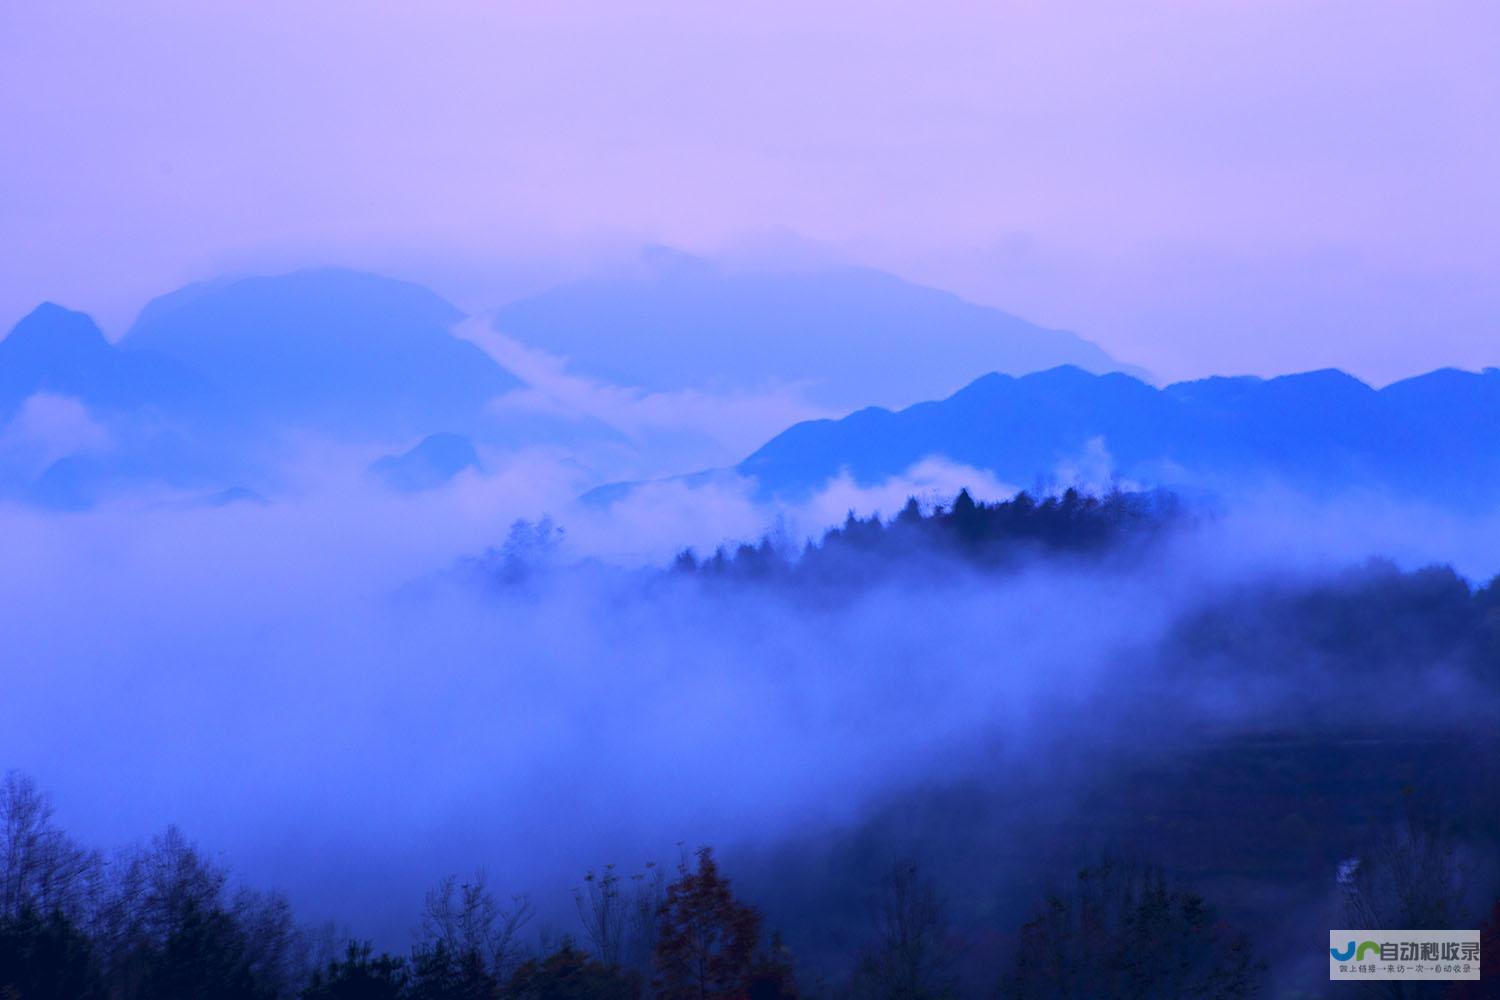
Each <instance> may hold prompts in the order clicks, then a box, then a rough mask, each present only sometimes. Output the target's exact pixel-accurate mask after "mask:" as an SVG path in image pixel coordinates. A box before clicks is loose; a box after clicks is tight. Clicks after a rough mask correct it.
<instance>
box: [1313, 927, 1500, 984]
mask: <svg viewBox="0 0 1500 1000" xmlns="http://www.w3.org/2000/svg"><path fill="white" fill-rule="evenodd" d="M1328 978H1329V979H1344V980H1349V979H1353V980H1366V981H1372V980H1377V979H1478V978H1479V932H1478V931H1477V930H1476V931H1433V930H1425V931H1417V930H1405V931H1347V930H1346V931H1329V932H1328Z"/></svg>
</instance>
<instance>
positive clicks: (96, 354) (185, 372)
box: [0, 302, 206, 417]
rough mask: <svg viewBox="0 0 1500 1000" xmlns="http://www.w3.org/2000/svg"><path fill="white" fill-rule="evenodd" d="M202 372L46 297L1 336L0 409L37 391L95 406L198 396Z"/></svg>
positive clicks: (165, 403) (1, 412)
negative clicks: (117, 336)
mask: <svg viewBox="0 0 1500 1000" xmlns="http://www.w3.org/2000/svg"><path fill="white" fill-rule="evenodd" d="M205 388H206V387H205V385H204V383H203V380H202V379H201V378H199V377H198V376H197V375H195V374H194V373H193V372H192V371H190V370H189V369H187V368H186V367H184V366H182V365H180V364H177V363H175V362H173V361H171V360H169V359H167V358H165V357H163V356H161V355H159V354H156V353H153V352H148V351H121V350H117V349H116V348H115V347H114V346H112V345H111V344H110V343H109V341H107V340H105V339H104V334H103V333H101V332H100V331H99V327H98V326H97V325H95V323H94V321H93V320H92V319H90V318H89V317H88V316H87V315H86V314H84V313H81V312H74V311H73V310H71V309H64V308H63V307H62V306H59V305H55V304H53V303H51V302H44V303H42V304H41V305H39V306H37V307H36V309H34V310H32V311H31V313H29V314H28V315H27V316H25V317H24V318H23V319H22V320H21V321H20V322H19V323H17V324H16V325H15V327H14V328H13V329H12V330H11V331H10V333H9V334H8V335H7V336H6V337H5V339H4V340H0V417H3V416H5V415H8V414H10V413H11V412H13V411H14V410H15V408H16V407H17V406H19V405H20V404H21V403H22V402H24V401H25V400H26V398H27V397H29V396H32V395H35V394H36V393H50V394H52V395H57V396H67V397H69V398H72V399H77V400H78V401H79V402H81V403H83V404H85V405H87V406H89V407H90V408H93V409H100V410H124V409H131V408H135V407H143V406H155V407H162V408H175V407H179V406H185V405H189V404H190V403H192V402H194V401H196V400H201V398H202V396H203V394H204V391H205Z"/></svg>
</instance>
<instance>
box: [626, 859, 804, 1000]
mask: <svg viewBox="0 0 1500 1000" xmlns="http://www.w3.org/2000/svg"><path fill="white" fill-rule="evenodd" d="M696 857H697V867H696V868H692V867H690V866H689V865H688V862H687V861H686V860H684V861H683V862H682V864H680V865H678V866H677V874H678V877H677V880H676V881H675V882H673V883H671V884H670V885H668V886H667V892H666V897H665V899H664V900H663V902H662V905H661V909H660V911H659V918H660V931H659V935H660V936H659V937H658V938H657V941H656V952H655V955H654V958H655V965H656V981H655V987H656V995H657V997H658V998H659V1000H749V998H751V997H754V998H756V1000H760V998H761V997H782V998H790V997H794V996H795V995H796V993H795V987H794V986H793V984H792V976H791V970H790V968H789V967H787V966H786V965H785V964H784V963H781V962H779V961H778V960H777V959H776V958H775V956H762V955H758V954H757V948H758V946H759V943H760V927H761V919H760V914H759V913H758V912H756V910H755V908H754V907H752V906H749V905H747V904H745V903H741V902H740V901H738V900H736V899H735V898H734V894H733V893H732V892H731V891H730V888H729V881H728V879H725V878H724V877H723V876H722V875H720V874H719V866H718V864H717V863H716V862H715V861H714V856H713V851H712V850H711V849H709V848H707V847H705V848H702V849H700V850H699V851H698V852H697V855H696Z"/></svg>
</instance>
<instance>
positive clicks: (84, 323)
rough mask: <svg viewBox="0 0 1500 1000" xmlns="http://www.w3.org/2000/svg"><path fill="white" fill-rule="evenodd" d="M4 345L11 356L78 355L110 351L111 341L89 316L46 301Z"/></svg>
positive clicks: (13, 329) (27, 317) (12, 333)
mask: <svg viewBox="0 0 1500 1000" xmlns="http://www.w3.org/2000/svg"><path fill="white" fill-rule="evenodd" d="M0 345H3V350H4V351H5V353H6V354H9V355H14V354H15V353H16V352H18V351H19V352H24V353H26V354H28V355H35V354H38V353H47V354H62V355H68V356H76V355H78V354H86V353H97V352H100V351H105V352H107V351H109V349H110V346H109V341H107V340H105V339H104V334H103V333H102V332H101V331H100V329H99V326H98V324H96V323H95V322H94V321H93V319H92V318H91V317H90V316H89V315H88V314H87V313H82V312H78V311H77V310H74V309H68V308H65V307H63V306H60V305H58V304H57V303H55V302H43V303H42V304H41V305H39V306H37V307H36V308H35V309H33V310H31V312H29V313H27V314H26V315H25V316H24V317H22V319H21V321H20V322H19V323H17V324H16V325H15V326H14V327H13V328H12V329H11V331H10V334H9V335H8V336H6V338H5V339H4V340H3V341H0Z"/></svg>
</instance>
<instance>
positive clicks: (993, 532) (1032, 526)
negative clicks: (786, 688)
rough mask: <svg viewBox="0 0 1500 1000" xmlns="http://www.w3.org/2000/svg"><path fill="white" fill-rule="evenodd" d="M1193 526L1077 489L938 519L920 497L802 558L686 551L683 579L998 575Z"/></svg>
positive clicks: (1178, 507) (1166, 506)
mask: <svg viewBox="0 0 1500 1000" xmlns="http://www.w3.org/2000/svg"><path fill="white" fill-rule="evenodd" d="M1185 517H1186V512H1185V510H1184V508H1183V505H1182V504H1181V503H1180V502H1179V501H1178V499H1177V498H1176V497H1175V496H1174V495H1173V494H1171V493H1168V492H1164V491H1159V492H1150V493H1124V492H1118V491H1117V492H1113V493H1109V494H1106V495H1105V496H1099V497H1096V496H1090V495H1085V494H1082V493H1079V492H1078V491H1077V490H1074V489H1069V490H1067V491H1066V492H1064V493H1062V494H1061V495H1058V496H1050V497H1045V498H1043V499H1041V500H1037V499H1035V498H1034V497H1032V496H1031V494H1029V493H1026V492H1021V493H1018V494H1016V495H1015V496H1014V497H1012V498H1011V499H1009V500H1004V501H1000V502H998V503H983V502H980V501H976V500H975V499H974V498H973V496H971V495H970V493H969V491H968V490H963V491H961V492H960V493H959V494H958V496H957V497H956V498H954V500H953V502H952V503H951V504H949V505H946V506H945V505H938V506H936V507H934V508H932V509H931V510H929V511H924V510H923V509H922V505H921V504H920V503H918V502H917V500H916V498H915V497H912V498H910V499H908V500H907V503H906V506H904V507H903V508H902V509H901V510H900V512H898V513H897V514H896V516H895V517H893V518H891V519H889V520H884V519H882V518H881V516H880V515H879V514H872V515H871V516H870V517H867V518H859V517H856V516H855V514H854V512H853V511H850V512H849V516H848V517H847V518H846V519H845V521H844V523H843V524H842V525H840V526H838V527H835V528H831V529H829V530H828V531H827V532H826V533H824V535H823V537H822V538H821V539H820V540H817V541H811V540H810V541H808V542H807V543H806V545H805V546H804V547H803V548H802V550H801V551H800V552H797V551H793V550H790V549H789V548H788V547H787V546H786V545H785V544H783V543H781V542H779V541H778V540H777V539H776V538H774V537H772V536H771V535H766V536H764V537H763V538H762V539H761V540H760V542H759V543H757V544H754V545H751V544H749V543H743V544H740V545H738V546H734V547H728V546H720V547H719V548H718V549H717V550H716V551H715V552H714V553H713V554H712V555H711V556H708V557H707V558H703V559H700V558H699V557H698V555H697V554H696V553H694V552H693V551H692V550H691V549H688V550H685V551H683V552H682V553H680V554H679V555H678V556H677V558H676V560H675V561H674V563H673V569H674V570H675V571H676V572H678V573H682V574H694V575H697V576H700V577H705V578H716V579H735V580H771V581H780V582H785V581H788V580H795V581H799V582H811V583H829V584H847V583H849V582H851V581H854V580H858V579H861V578H868V577H871V576H879V575H881V574H882V573H891V574H895V573H902V572H909V571H911V569H912V567H913V564H914V563H916V562H918V561H919V560H921V559H932V560H935V561H946V560H950V559H955V558H956V559H959V560H962V561H964V562H965V563H968V564H970V565H973V566H975V567H979V568H986V569H996V568H1003V567H1006V566H1010V565H1014V564H1015V563H1016V562H1017V561H1018V560H1020V559H1023V558H1026V557H1028V556H1034V555H1041V554H1047V555H1052V556H1058V555H1066V554H1074V555H1088V554H1099V553H1102V552H1105V551H1108V550H1110V549H1112V548H1115V547H1117V546H1121V545H1124V544H1126V543H1131V542H1137V543H1139V542H1145V541H1146V540H1148V539H1150V538H1152V537H1155V536H1157V535H1158V534H1160V533H1161V532H1163V531H1166V530H1168V529H1170V528H1171V527H1173V526H1174V525H1176V524H1178V523H1180V522H1181V521H1182V520H1183V519H1184V518H1185Z"/></svg>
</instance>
